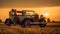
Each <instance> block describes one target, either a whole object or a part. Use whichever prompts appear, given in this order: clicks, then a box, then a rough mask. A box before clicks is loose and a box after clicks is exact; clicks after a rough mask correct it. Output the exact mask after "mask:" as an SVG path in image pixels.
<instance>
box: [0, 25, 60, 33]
mask: <svg viewBox="0 0 60 34" xmlns="http://www.w3.org/2000/svg"><path fill="white" fill-rule="evenodd" d="M0 34H60V27H44V28H40V27H38V26H32V27H31V28H22V27H20V26H19V25H15V26H14V25H12V26H10V27H7V26H2V27H0Z"/></svg>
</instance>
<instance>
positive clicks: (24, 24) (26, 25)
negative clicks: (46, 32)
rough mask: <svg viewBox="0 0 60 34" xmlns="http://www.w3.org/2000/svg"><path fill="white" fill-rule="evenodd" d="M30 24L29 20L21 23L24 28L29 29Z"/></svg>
mask: <svg viewBox="0 0 60 34" xmlns="http://www.w3.org/2000/svg"><path fill="white" fill-rule="evenodd" d="M31 22H32V20H31V19H25V20H24V21H23V26H24V27H31V25H30V23H31Z"/></svg>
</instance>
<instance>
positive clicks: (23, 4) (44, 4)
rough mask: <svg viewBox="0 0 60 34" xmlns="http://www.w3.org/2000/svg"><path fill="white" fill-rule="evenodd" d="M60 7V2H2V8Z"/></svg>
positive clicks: (25, 0)
mask: <svg viewBox="0 0 60 34" xmlns="http://www.w3.org/2000/svg"><path fill="white" fill-rule="evenodd" d="M51 6H60V0H0V8H12V7H15V8H19V7H20V8H24V7H25V8H28V7H31V8H33V7H51Z"/></svg>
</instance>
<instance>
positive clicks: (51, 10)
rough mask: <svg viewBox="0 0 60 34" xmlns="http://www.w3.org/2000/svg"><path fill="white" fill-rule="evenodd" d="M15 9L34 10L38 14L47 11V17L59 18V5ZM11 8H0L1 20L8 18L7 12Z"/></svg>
mask: <svg viewBox="0 0 60 34" xmlns="http://www.w3.org/2000/svg"><path fill="white" fill-rule="evenodd" d="M15 9H17V10H25V9H26V10H34V11H35V12H36V13H38V14H39V15H41V14H44V13H48V16H47V18H50V19H51V20H59V21H60V6H56V7H40V8H15ZM10 10H11V8H0V19H2V20H3V21H4V20H5V19H6V18H8V16H9V15H8V14H9V11H10Z"/></svg>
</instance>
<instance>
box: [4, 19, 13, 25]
mask: <svg viewBox="0 0 60 34" xmlns="http://www.w3.org/2000/svg"><path fill="white" fill-rule="evenodd" d="M4 24H5V25H7V26H11V24H13V22H12V21H11V19H6V20H5V23H4Z"/></svg>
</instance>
